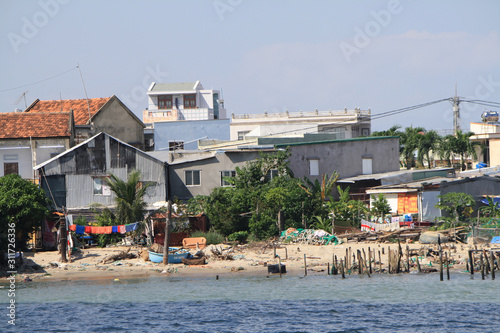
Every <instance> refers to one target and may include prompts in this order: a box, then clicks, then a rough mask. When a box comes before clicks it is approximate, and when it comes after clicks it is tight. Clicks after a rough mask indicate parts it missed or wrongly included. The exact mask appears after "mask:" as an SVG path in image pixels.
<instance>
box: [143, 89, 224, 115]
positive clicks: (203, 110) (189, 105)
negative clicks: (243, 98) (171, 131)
mask: <svg viewBox="0 0 500 333" xmlns="http://www.w3.org/2000/svg"><path fill="white" fill-rule="evenodd" d="M147 95H148V108H147V109H146V110H144V111H143V121H144V123H145V124H153V123H155V122H166V121H179V120H211V119H226V109H224V101H223V100H222V99H221V94H220V91H219V90H214V89H204V88H203V86H202V85H201V83H200V81H196V82H184V83H156V82H153V83H152V84H151V86H150V87H149V89H148V92H147Z"/></svg>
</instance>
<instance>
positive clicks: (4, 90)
mask: <svg viewBox="0 0 500 333" xmlns="http://www.w3.org/2000/svg"><path fill="white" fill-rule="evenodd" d="M77 68H78V66H76V67H73V68H71V69H68V70H67V71H64V72H62V73H59V74H57V75H54V76H51V77H49V78H46V79H43V80H39V81H36V82H32V83H28V84H25V85H22V86H18V87H14V88H8V89H3V90H0V93H3V92H6V91H11V90H16V89H19V88H24V87H29V86H32V85H35V84H38V83H41V82H45V81H48V80H51V79H54V78H56V77H59V76H61V75H64V74H66V73H68V72H71V71H72V70H75V69H77Z"/></svg>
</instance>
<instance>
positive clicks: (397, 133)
mask: <svg viewBox="0 0 500 333" xmlns="http://www.w3.org/2000/svg"><path fill="white" fill-rule="evenodd" d="M400 128H401V126H399V125H394V126H392V127H391V128H389V129H388V130H387V131H378V132H373V133H372V136H400V135H401V132H400V131H398V130H399V129H400Z"/></svg>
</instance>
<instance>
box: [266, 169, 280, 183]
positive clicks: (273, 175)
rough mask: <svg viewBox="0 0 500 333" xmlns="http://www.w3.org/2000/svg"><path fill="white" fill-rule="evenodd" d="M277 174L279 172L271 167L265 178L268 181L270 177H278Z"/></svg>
mask: <svg viewBox="0 0 500 333" xmlns="http://www.w3.org/2000/svg"><path fill="white" fill-rule="evenodd" d="M278 176H279V172H278V169H271V170H269V172H268V173H267V175H266V179H267V180H268V181H270V180H271V179H273V178H274V177H278Z"/></svg>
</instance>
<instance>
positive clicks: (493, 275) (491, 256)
mask: <svg viewBox="0 0 500 333" xmlns="http://www.w3.org/2000/svg"><path fill="white" fill-rule="evenodd" d="M490 258H491V279H492V280H495V255H494V254H493V251H491V250H490Z"/></svg>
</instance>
